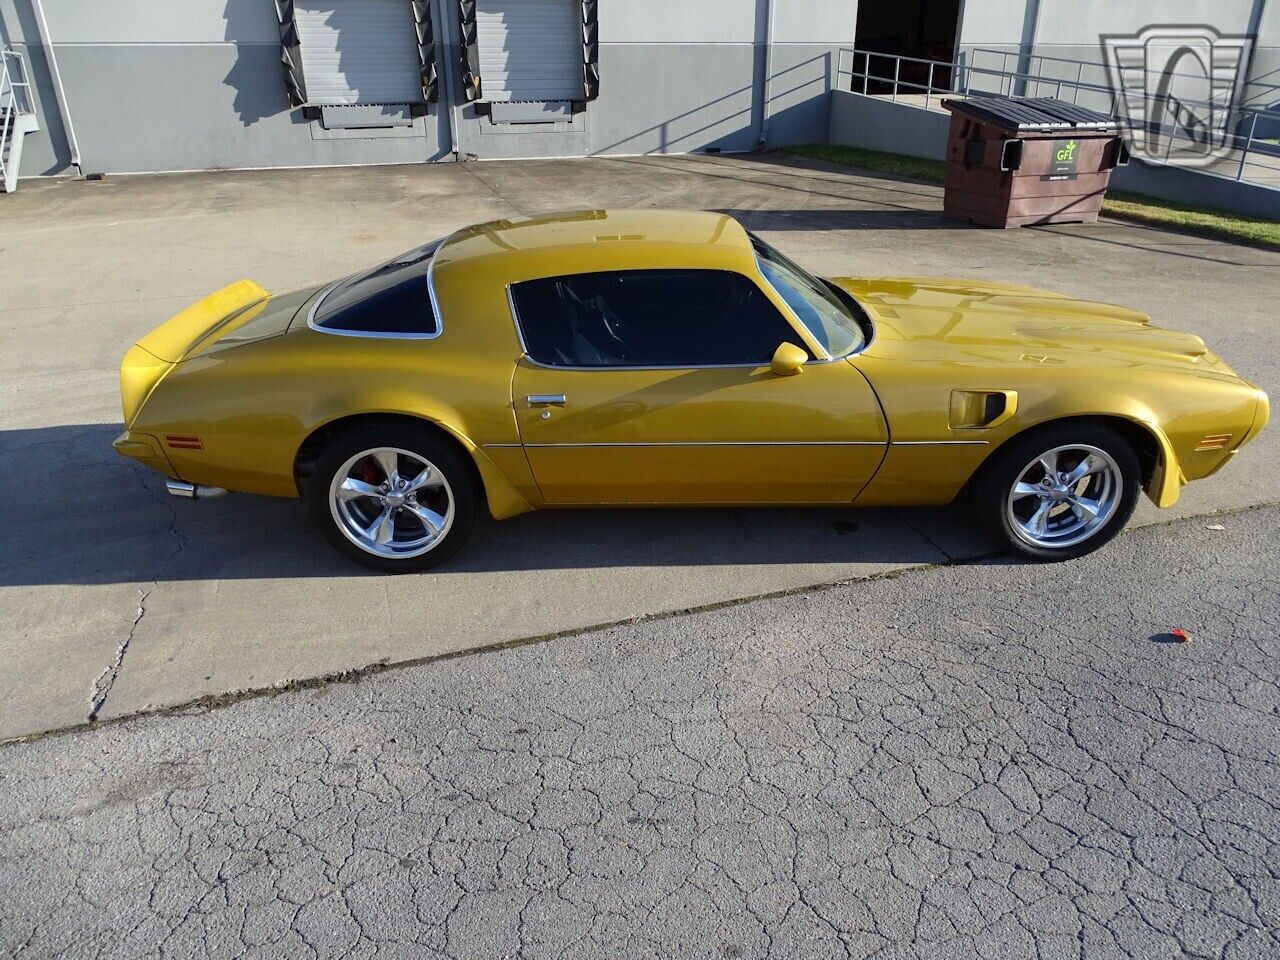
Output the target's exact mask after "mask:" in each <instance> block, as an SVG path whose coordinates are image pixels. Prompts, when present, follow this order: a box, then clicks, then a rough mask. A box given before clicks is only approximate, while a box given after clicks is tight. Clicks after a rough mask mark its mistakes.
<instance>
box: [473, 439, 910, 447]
mask: <svg viewBox="0 0 1280 960" xmlns="http://www.w3.org/2000/svg"><path fill="white" fill-rule="evenodd" d="M884 445H885V441H883V440H673V441H669V442H654V441H638V440H637V441H631V440H619V441H605V442H601V443H526V444H523V446H525V447H539V448H544V447H883V446H884ZM484 446H486V447H519V446H522V444H518V443H486V444H484Z"/></svg>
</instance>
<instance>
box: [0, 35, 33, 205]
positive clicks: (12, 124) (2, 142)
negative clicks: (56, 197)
mask: <svg viewBox="0 0 1280 960" xmlns="http://www.w3.org/2000/svg"><path fill="white" fill-rule="evenodd" d="M15 76H17V77H20V78H21V79H18V80H15V79H14V77H15ZM19 90H21V91H22V94H21V98H19V94H18V91H19ZM33 112H34V107H33V106H32V100H31V83H30V82H29V81H28V80H27V67H26V63H25V62H24V61H23V59H22V54H20V53H19V52H18V51H17V50H9V49H0V182H2V183H3V184H4V189H5V192H6V193H8V192H9V190H10V189H11V187H12V185H11V184H10V182H9V168H8V166H7V165H6V164H5V163H4V154H5V151H6V150H8V149H9V146H10V141H11V140H13V138H14V134H15V133H16V132H17V128H18V116H19V115H20V114H24V113H26V114H29V113H33ZM14 177H15V178H16V177H17V171H16V170H15V171H14Z"/></svg>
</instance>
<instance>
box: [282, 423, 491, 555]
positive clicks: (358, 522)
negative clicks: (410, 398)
mask: <svg viewBox="0 0 1280 960" xmlns="http://www.w3.org/2000/svg"><path fill="white" fill-rule="evenodd" d="M306 490H307V497H308V498H309V499H310V501H311V504H310V505H311V513H312V516H314V517H315V519H316V522H317V523H318V524H319V525H320V529H321V530H322V531H323V532H324V535H325V537H327V538H328V540H329V542H330V543H332V544H333V545H334V546H335V547H337V548H338V550H339V551H341V552H342V553H344V554H346V555H347V556H348V557H350V558H351V559H352V560H355V561H356V562H358V563H362V564H364V565H365V566H366V567H371V568H373V569H374V570H381V571H383V572H384V573H409V572H412V571H414V570H425V569H426V568H427V567H433V566H436V565H437V564H440V563H443V562H444V561H446V560H448V559H449V558H450V557H451V556H453V555H454V554H455V553H457V552H458V550H459V548H460V547H461V546H462V545H463V544H464V543H465V542H466V540H467V537H468V535H469V534H470V533H471V527H472V525H473V524H474V523H475V515H476V504H477V503H478V502H480V486H479V482H478V478H477V476H476V469H475V466H474V464H473V463H471V461H470V458H469V457H468V456H467V453H466V451H465V450H463V449H462V448H461V447H460V446H459V445H458V444H457V442H456V441H454V440H453V439H452V438H451V437H449V436H448V435H447V434H445V433H444V432H443V431H441V430H439V429H436V428H432V427H431V426H430V425H427V424H420V423H414V422H412V421H409V420H408V419H407V418H397V417H386V418H378V420H376V421H374V422H372V423H369V424H368V425H362V426H357V427H353V428H352V429H349V430H347V431H345V432H343V433H340V434H338V435H337V436H336V437H334V438H332V439H331V440H330V441H329V442H328V443H327V444H326V445H325V447H324V449H323V451H322V452H321V454H320V456H319V457H318V458H317V460H316V464H315V467H314V469H313V470H312V471H311V475H310V477H309V478H308V482H307V484H306Z"/></svg>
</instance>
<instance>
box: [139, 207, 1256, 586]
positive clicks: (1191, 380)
mask: <svg viewBox="0 0 1280 960" xmlns="http://www.w3.org/2000/svg"><path fill="white" fill-rule="evenodd" d="M120 386H121V394H122V396H123V403H124V422H125V427H126V430H125V432H124V433H123V434H122V435H121V436H120V437H119V439H117V440H116V441H115V448H116V449H117V450H118V451H119V452H120V453H122V454H124V455H125V456H128V457H132V458H134V459H135V460H138V461H139V462H141V463H143V464H145V465H147V466H148V467H151V468H153V469H155V470H158V471H160V472H161V473H163V474H165V475H166V476H167V477H169V478H170V479H169V481H168V488H169V491H170V492H171V493H174V494H176V495H178V496H184V497H190V498H199V497H205V496H213V495H218V494H221V493H224V492H226V491H227V490H238V491H242V492H247V493H259V494H268V495H273V496H280V497H298V496H305V497H307V498H308V499H309V500H310V505H311V508H312V512H313V513H314V515H315V519H316V520H317V521H318V522H319V524H320V526H321V528H322V529H323V530H324V532H325V534H326V535H327V536H328V538H329V540H331V541H332V542H333V544H334V545H335V546H336V547H337V548H338V549H339V550H341V551H342V552H343V553H345V554H346V555H347V556H349V557H351V558H352V559H354V560H357V561H359V562H361V563H364V564H366V565H368V566H370V567H373V568H375V569H378V570H385V571H404V570H417V569H422V568H425V567H428V566H432V565H434V564H437V563H440V562H441V561H443V560H445V559H447V558H448V557H450V556H451V555H452V554H454V553H455V552H456V551H457V550H458V549H459V548H460V547H461V546H462V544H463V542H464V541H465V540H466V539H467V536H468V534H469V533H470V532H471V528H472V524H473V523H474V521H475V517H476V514H477V512H478V511H479V510H480V509H481V508H482V506H483V507H484V508H486V509H488V511H489V513H490V514H492V515H493V516H494V517H495V518H498V519H501V518H504V517H510V516H514V515H515V514H519V513H523V512H525V511H527V510H534V509H539V508H543V507H576V506H598V505H606V504H607V505H616V506H621V505H634V506H650V505H728V504H739V505H741V504H752V505H766V504H767V505H780V504H841V505H849V504H852V505H855V506H924V505H941V504H949V503H951V502H952V501H955V500H956V499H957V498H958V497H959V496H960V495H961V494H962V493H963V494H966V495H967V496H968V497H970V498H971V502H972V509H973V512H974V513H975V515H976V516H977V517H979V518H980V519H981V520H983V521H984V522H985V523H986V524H987V525H988V526H989V527H990V529H991V530H992V531H994V532H995V534H996V535H997V536H998V537H999V538H1000V539H1001V540H1002V541H1003V542H1004V543H1005V544H1007V545H1008V546H1009V547H1012V548H1013V549H1014V550H1016V551H1018V552H1020V553H1022V554H1025V555H1027V556H1029V557H1033V558H1036V559H1041V560H1056V559H1064V558H1068V557H1076V556H1080V555H1081V554H1084V553H1087V552H1089V551H1091V550H1094V549H1096V548H1097V547H1099V546H1100V545H1101V544H1103V543H1104V542H1106V541H1107V540H1108V539H1110V538H1111V537H1112V536H1114V535H1115V534H1116V532H1117V531H1119V530H1120V528H1121V527H1122V526H1124V524H1125V523H1126V521H1127V520H1128V519H1129V516H1130V514H1131V513H1132V512H1133V509H1134V505H1135V503H1136V501H1137V497H1138V491H1139V489H1142V490H1145V491H1146V493H1147V496H1149V497H1150V498H1151V499H1152V500H1153V501H1154V502H1155V503H1156V504H1157V505H1159V506H1161V507H1166V506H1169V505H1170V504H1172V503H1173V502H1174V501H1175V500H1176V499H1177V497H1178V492H1179V488H1180V487H1181V486H1182V484H1184V483H1186V482H1187V481H1189V480H1197V479H1200V478H1202V477H1207V476H1209V475H1211V474H1213V473H1214V472H1216V471H1217V470H1219V469H1220V468H1221V467H1222V466H1223V465H1224V464H1225V463H1226V462H1227V461H1228V460H1230V459H1231V457H1232V456H1233V455H1234V454H1235V453H1236V451H1237V450H1239V449H1240V448H1241V447H1242V446H1243V445H1244V444H1246V443H1248V442H1249V441H1250V440H1251V439H1253V438H1254V437H1256V436H1257V435H1258V433H1259V432H1260V431H1261V430H1262V428H1263V426H1264V425H1265V424H1266V422H1267V417H1268V410H1269V407H1268V402H1267V396H1266V394H1265V393H1263V392H1262V391H1261V390H1259V389H1258V388H1257V387H1255V386H1253V385H1252V384H1250V383H1248V382H1247V381H1245V380H1243V379H1241V378H1240V377H1238V376H1236V374H1235V373H1234V372H1232V370H1231V369H1230V368H1229V367H1228V366H1227V365H1226V364H1225V363H1223V362H1222V360H1220V359H1219V358H1218V357H1216V356H1215V355H1214V354H1213V353H1211V352H1209V351H1208V350H1207V349H1205V345H1204V342H1203V341H1202V340H1201V339H1200V338H1199V337H1196V336H1193V335H1191V334H1189V333H1178V332H1175V331H1172V330H1164V329H1161V328H1159V327H1154V326H1151V325H1150V324H1149V323H1148V318H1147V317H1146V316H1144V315H1142V314H1140V313H1137V312H1135V311H1133V310H1128V309H1125V308H1124V307H1117V306H1112V305H1110V304H1104V303H1090V302H1086V301H1082V300H1075V299H1072V298H1071V297H1067V296H1064V295H1062V294H1057V293H1050V292H1047V291H1044V290H1035V289H1031V288H1027V287H1017V286H1011V285H1008V284H1000V283H988V282H985V281H969V280H937V279H910V278H889V279H863V278H851V277H836V278H832V279H821V278H818V277H815V276H813V275H812V274H810V273H808V272H807V271H806V270H804V269H803V268H802V267H800V266H798V265H797V264H795V263H794V262H792V261H791V260H789V259H788V258H787V257H785V256H783V255H782V254H781V253H779V252H778V251H777V250H775V249H774V248H773V247H771V246H769V245H768V244H767V243H765V242H763V241H762V240H760V239H759V238H758V237H755V236H753V235H751V234H750V233H748V232H747V231H746V230H745V229H743V227H742V226H741V225H740V224H739V223H738V222H737V221H735V220H734V219H733V218H732V217H729V216H725V215H723V214H717V213H695V212H682V211H665V210H628V211H602V210H594V211H585V212H578V213H566V214H561V215H555V216H545V217H537V218H533V219H528V220H516V221H508V220H502V221H497V222H494V223H485V224H480V225H478V226H474V227H469V228H467V229H464V230H460V231H458V232H457V233H454V234H452V235H451V236H449V237H447V238H445V239H444V240H440V241H436V242H434V243H429V244H426V245H425V246H422V247H419V248H418V249H416V250H411V251H409V252H408V253H406V254H404V255H403V256H400V257H397V258H396V259H394V260H391V261H388V262H387V263H384V264H382V265H381V266H378V267H375V268H373V269H371V270H366V271H364V272H362V273H357V274H354V275H353V276H350V277H347V278H346V279H343V280H339V281H337V282H335V283H332V284H329V285H328V286H325V287H322V288H319V289H308V290H301V291H298V292H296V293H289V294H283V295H278V296H277V295H273V294H269V293H268V292H267V291H266V290H263V289H262V288H261V287H259V286H258V285H257V284H255V283H253V282H251V281H248V280H243V281H240V282H239V283H235V284H232V285H231V286H229V287H227V288H225V289H223V290H220V291H218V292H217V293H215V294H213V295H211V296H209V297H207V298H205V299H204V300H201V301H200V302H199V303H196V304H194V305H193V306H191V307H189V308H188V309H186V310H184V311H183V312H182V313H180V314H178V315H177V316H175V317H173V318H172V319H171V320H169V321H167V322H166V323H164V324H162V325H161V326H159V327H157V328H156V329H155V330H153V331H151V332H150V333H148V334H147V335H146V336H145V337H143V338H142V339H141V340H139V341H138V343H137V345H136V346H134V347H133V348H132V349H131V350H130V351H129V352H128V354H126V356H125V358H124V362H123V364H122V366H121V371H120Z"/></svg>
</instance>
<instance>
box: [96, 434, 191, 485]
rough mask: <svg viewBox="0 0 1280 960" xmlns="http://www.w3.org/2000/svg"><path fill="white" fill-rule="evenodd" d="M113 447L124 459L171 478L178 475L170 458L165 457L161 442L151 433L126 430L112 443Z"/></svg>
mask: <svg viewBox="0 0 1280 960" xmlns="http://www.w3.org/2000/svg"><path fill="white" fill-rule="evenodd" d="M111 446H113V447H114V448H115V451H116V453H118V454H120V455H121V456H122V457H128V458H129V459H130V460H137V461H138V462H139V463H140V464H142V465H143V466H144V467H150V468H151V469H152V470H154V471H156V472H157V473H163V474H164V475H165V476H170V477H171V476H175V475H176V472H175V471H174V469H173V464H171V463H170V462H169V458H168V457H167V456H165V453H164V449H163V448H162V447H161V446H160V441H159V440H157V439H156V438H155V437H153V436H151V435H150V434H149V433H136V432H134V431H133V430H126V431H125V432H124V433H122V434H120V436H118V437H116V438H115V440H113V441H111Z"/></svg>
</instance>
